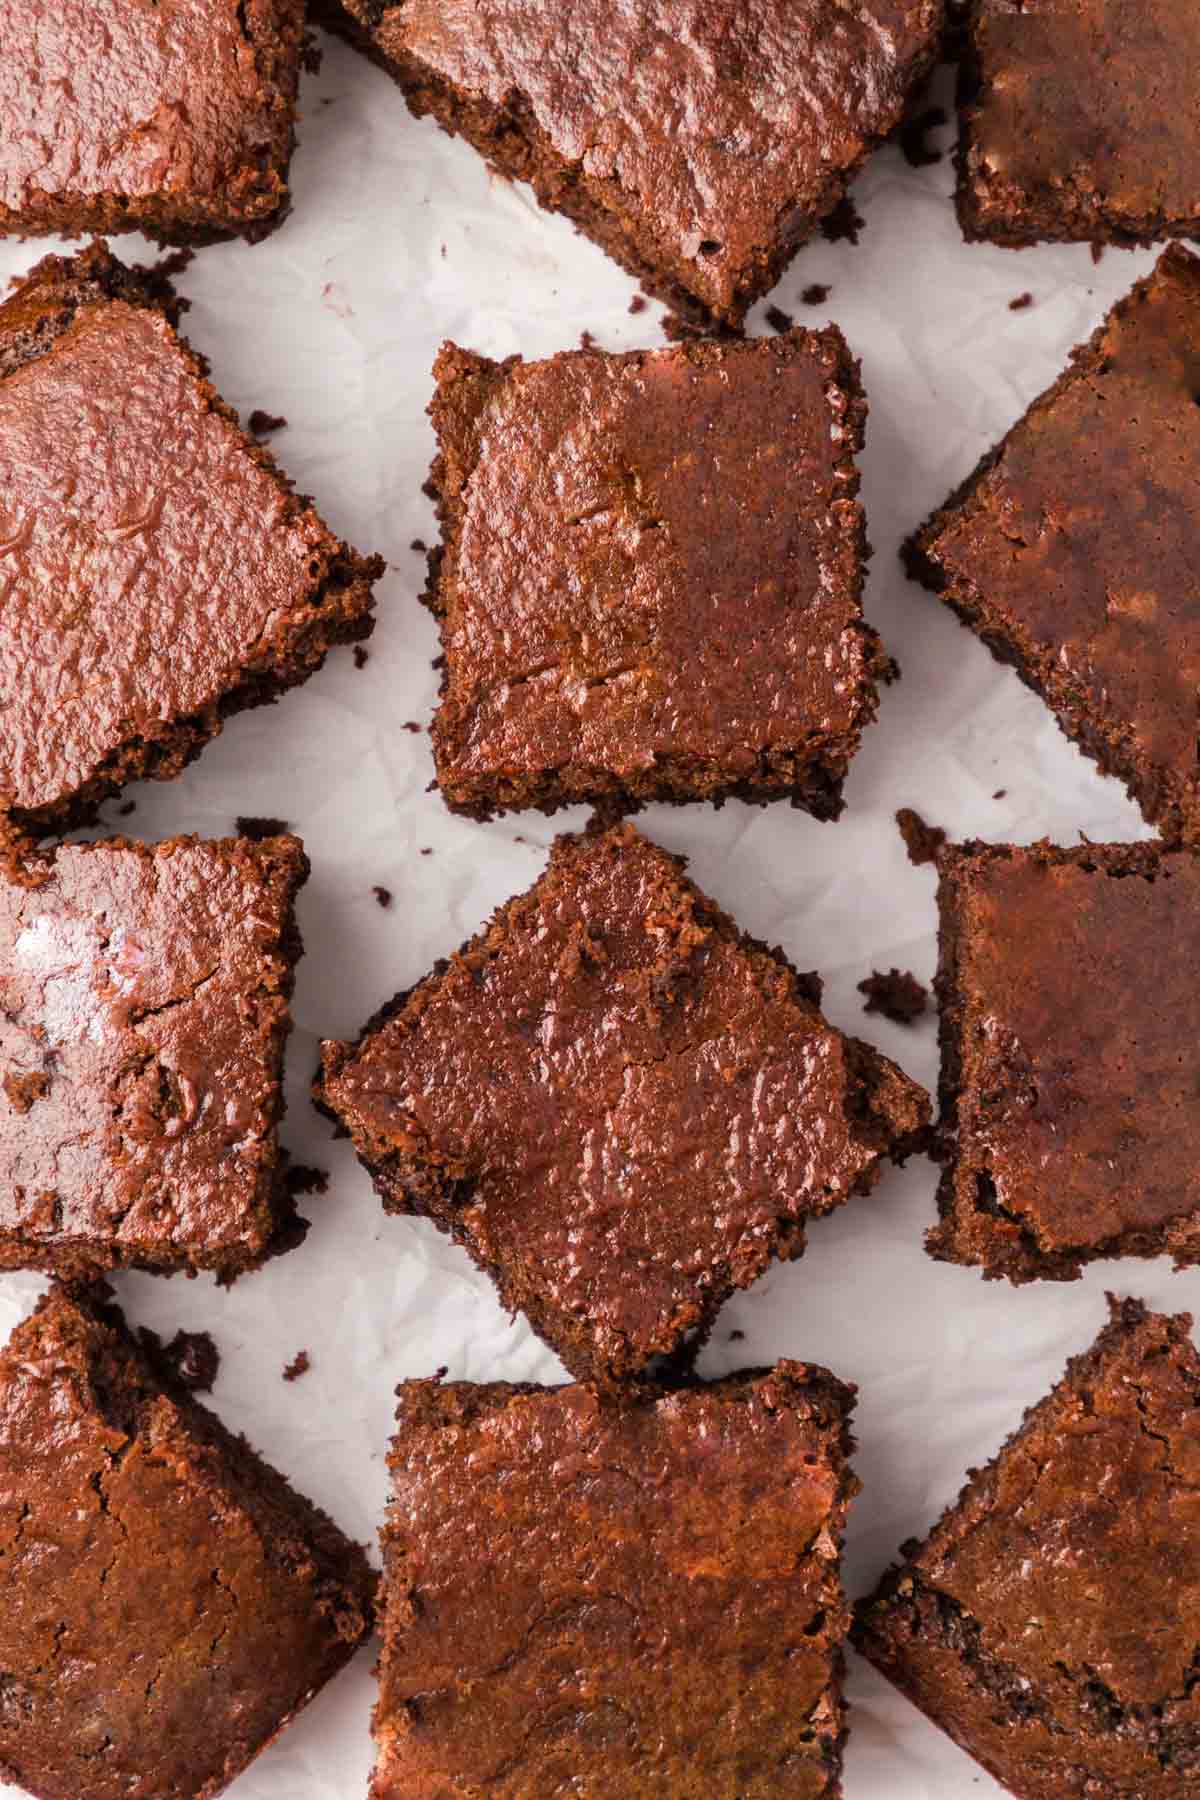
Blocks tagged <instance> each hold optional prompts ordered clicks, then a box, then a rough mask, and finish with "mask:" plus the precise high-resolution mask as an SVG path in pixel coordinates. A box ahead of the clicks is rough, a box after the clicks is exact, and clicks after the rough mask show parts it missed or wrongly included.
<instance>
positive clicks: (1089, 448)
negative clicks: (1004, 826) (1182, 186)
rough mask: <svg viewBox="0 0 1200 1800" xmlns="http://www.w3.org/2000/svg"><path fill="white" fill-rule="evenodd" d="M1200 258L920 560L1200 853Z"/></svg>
mask: <svg viewBox="0 0 1200 1800" xmlns="http://www.w3.org/2000/svg"><path fill="white" fill-rule="evenodd" d="M1198 399H1200V259H1197V258H1196V257H1195V256H1192V255H1191V254H1190V253H1189V252H1188V251H1186V250H1183V249H1182V248H1180V247H1179V246H1178V245H1172V246H1171V247H1170V248H1169V249H1168V250H1166V251H1165V252H1164V254H1163V256H1162V257H1161V258H1160V259H1159V262H1158V266H1157V268H1156V269H1155V270H1154V273H1153V274H1152V275H1150V276H1148V277H1147V278H1146V279H1145V280H1144V281H1139V282H1138V283H1137V285H1136V286H1135V287H1134V288H1133V290H1132V292H1131V293H1130V294H1128V295H1127V296H1126V297H1125V299H1123V300H1122V301H1121V302H1120V303H1119V304H1118V305H1117V306H1116V307H1115V308H1114V309H1113V311H1112V312H1111V313H1110V314H1109V315H1108V317H1107V319H1105V321H1104V323H1103V324H1102V325H1101V326H1100V327H1099V329H1098V330H1097V331H1096V333H1095V335H1094V336H1093V337H1092V338H1091V339H1090V341H1089V342H1088V343H1086V344H1083V345H1081V346H1080V348H1079V349H1077V350H1076V351H1074V353H1073V355H1072V359H1071V363H1070V366H1069V367H1068V368H1067V370H1066V372H1065V373H1064V374H1063V375H1062V376H1061V377H1060V378H1059V380H1058V381H1057V382H1055V384H1054V385H1053V387H1051V388H1049V389H1048V390H1047V392H1046V393H1044V394H1043V395H1042V396H1041V398H1040V399H1038V400H1035V401H1034V403H1033V405H1032V406H1031V407H1030V408H1029V411H1028V412H1027V413H1026V414H1025V416H1024V418H1022V419H1021V420H1020V421H1019V423H1018V424H1016V425H1015V426H1014V427H1013V429H1012V430H1011V431H1010V432H1009V434H1008V436H1007V437H1006V438H1004V439H1003V440H1002V442H1001V443H1000V444H999V445H998V446H997V447H996V448H995V449H994V450H992V451H991V452H990V453H989V454H988V455H987V456H985V457H984V459H983V461H982V462H981V463H980V465H979V467H978V468H977V469H976V470H975V472H974V474H973V475H971V476H970V477H969V479H968V480H967V481H966V482H965V483H964V484H963V486H962V487H961V488H959V490H958V491H957V492H956V493H955V494H953V495H951V497H950V499H949V500H948V501H947V503H946V505H945V506H943V507H942V508H941V510H940V511H939V512H937V513H935V514H934V516H933V517H932V519H930V521H929V522H928V524H926V525H925V526H924V527H923V528H922V529H921V530H920V531H919V532H918V533H917V535H916V537H915V538H914V539H913V540H912V541H911V542H910V543H909V544H908V546H907V547H906V558H907V561H908V564H909V568H910V571H911V573H912V574H913V575H914V577H915V578H916V579H917V580H920V581H922V582H924V583H925V584H926V586H928V587H930V588H932V589H933V590H934V591H935V592H936V593H938V594H940V596H941V597H942V599H944V600H945V601H946V602H947V604H948V605H949V606H951V607H952V608H953V609H954V611H955V612H956V613H957V614H958V615H959V617H960V618H961V619H962V621H963V622H964V624H966V625H969V626H970V627H971V629H972V630H973V631H976V632H978V634H979V635H980V636H981V637H982V638H983V640H984V642H985V643H986V644H987V645H988V646H989V648H990V649H991V650H992V651H993V653H994V654H995V655H996V656H997V657H999V658H1000V660H1001V661H1004V662H1009V663H1012V664H1013V665H1014V667H1015V668H1016V670H1017V672H1018V674H1019V675H1020V676H1021V678H1022V680H1023V681H1025V682H1026V683H1027V684H1028V685H1029V686H1030V687H1031V688H1033V689H1034V691H1035V692H1036V693H1038V694H1040V695H1041V697H1042V698H1043V699H1044V700H1045V701H1046V703H1047V705H1048V706H1049V707H1050V709H1051V711H1052V712H1053V713H1054V715H1055V717H1056V718H1057V720H1058V722H1059V724H1060V725H1061V727H1062V729H1063V730H1064V731H1065V732H1066V734H1067V736H1068V737H1071V738H1073V739H1074V740H1075V741H1076V743H1078V744H1079V745H1080V747H1081V748H1082V749H1083V750H1084V752H1085V753H1086V754H1087V755H1089V756H1091V757H1094V758H1095V760H1096V761H1097V762H1098V763H1099V764H1100V767H1101V768H1102V769H1103V770H1104V772H1105V773H1106V774H1111V775H1117V776H1119V777H1120V778H1121V779H1122V780H1123V781H1124V782H1125V784H1126V785H1127V787H1128V788H1129V791H1130V793H1131V794H1132V796H1133V798H1134V799H1135V800H1136V801H1137V802H1138V804H1139V805H1140V807H1141V809H1142V811H1143V813H1144V814H1145V815H1146V818H1147V819H1148V820H1149V821H1150V822H1151V823H1152V824H1154V825H1157V826H1158V828H1159V830H1160V832H1161V833H1162V834H1163V835H1164V837H1166V838H1168V839H1171V840H1179V839H1186V840H1188V841H1191V842H1197V841H1200V767H1198V766H1197V758H1196V692H1197V688H1198V687H1200V527H1198V524H1197V521H1198V520H1200V405H1198V404H1197V400H1198Z"/></svg>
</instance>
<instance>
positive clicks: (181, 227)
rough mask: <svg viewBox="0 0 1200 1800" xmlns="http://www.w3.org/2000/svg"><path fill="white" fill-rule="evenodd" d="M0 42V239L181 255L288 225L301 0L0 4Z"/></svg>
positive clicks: (14, 0)
mask: <svg viewBox="0 0 1200 1800" xmlns="http://www.w3.org/2000/svg"><path fill="white" fill-rule="evenodd" d="M0 39H2V41H3V44H4V55H3V58H0V121H2V122H3V132H2V135H0V233H9V234H13V235H17V236H21V237H29V236H32V235H34V234H36V233H45V232H61V233H64V234H65V235H66V236H68V237H72V236H77V235H78V234H79V233H81V232H97V231H112V232H119V231H144V232H145V233H146V234H147V236H149V237H152V238H157V239H158V240H159V241H160V242H162V243H172V244H194V243H207V242H211V241H212V239H214V238H219V237H229V236H231V235H233V234H237V235H240V236H242V237H245V238H250V239H252V240H253V239H257V238H261V237H265V236H266V234H267V233H268V232H269V231H273V230H274V229H275V227H276V226H277V225H279V224H280V223H281V222H282V221H283V220H284V219H285V218H286V217H287V214H288V211H289V209H290V203H291V202H290V195H289V192H288V164H289V163H290V161H291V155H292V150H293V147H294V144H295V123H296V90H297V86H298V84H299V79H300V65H301V62H302V61H303V60H304V56H305V49H306V46H305V24H304V4H303V0H161V3H160V0H155V3H154V4H153V5H149V6H148V5H147V4H146V3H145V0H54V4H53V5H33V6H30V5H29V4H27V3H25V4H22V3H21V0H3V4H0Z"/></svg>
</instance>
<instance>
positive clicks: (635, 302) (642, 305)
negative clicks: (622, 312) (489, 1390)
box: [629, 294, 646, 317]
mask: <svg viewBox="0 0 1200 1800" xmlns="http://www.w3.org/2000/svg"><path fill="white" fill-rule="evenodd" d="M629 310H630V312H631V313H633V314H634V315H635V317H636V315H637V314H638V313H643V312H645V310H646V298H645V295H644V294H635V295H634V296H633V299H632V300H631V301H630V302H629Z"/></svg>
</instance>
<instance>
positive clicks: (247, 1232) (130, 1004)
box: [0, 838, 308, 1281]
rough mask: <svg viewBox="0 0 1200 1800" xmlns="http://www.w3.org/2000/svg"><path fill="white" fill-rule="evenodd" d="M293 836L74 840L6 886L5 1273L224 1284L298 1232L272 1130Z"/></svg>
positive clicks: (292, 939) (1, 1210) (1, 915)
mask: <svg viewBox="0 0 1200 1800" xmlns="http://www.w3.org/2000/svg"><path fill="white" fill-rule="evenodd" d="M307 873H308V861H307V858H306V857H305V855H304V850H303V847H302V846H301V844H300V841H299V839H298V838H277V839H274V840H268V841H266V842H264V843H260V844H251V843H246V842H244V841H242V840H240V839H236V838H230V839H226V840H224V841H220V842H202V841H200V840H199V839H197V838H173V839H171V840H170V841H168V842H166V843H162V844H158V845H155V846H154V847H152V848H148V847H147V846H145V845H144V844H131V843H126V842H125V841H123V840H122V839H120V838H115V839H107V840H105V841H103V842H101V843H97V844H72V845H66V846H63V847H62V848H60V849H59V851H58V853H57V855H56V856H55V857H53V858H52V859H49V858H47V859H40V860H38V861H37V862H35V863H33V864H31V865H27V866H26V868H25V869H24V870H23V871H22V876H21V879H20V880H16V879H3V878H0V1268H6V1269H46V1270H49V1271H50V1272H51V1273H54V1274H58V1275H61V1276H63V1277H64V1278H85V1277H87V1276H88V1275H89V1274H93V1273H95V1272H96V1271H97V1270H100V1269H108V1268H118V1267H122V1266H136V1267H139V1268H145V1269H153V1270H158V1271H160V1272H162V1273H168V1272H170V1271H172V1270H176V1269H185V1270H188V1271H189V1272H195V1271H196V1270H198V1269H212V1270H215V1271H216V1272H217V1273H218V1274H219V1275H220V1276H221V1278H222V1279H223V1280H226V1281H231V1280H232V1279H233V1278H234V1277H235V1276H236V1275H238V1274H240V1273H242V1271H243V1270H246V1269H251V1268H254V1267H256V1266H257V1265H258V1264H259V1263H261V1262H262V1261H263V1259H264V1258H265V1257H267V1256H269V1255H271V1254H272V1253H273V1252H275V1251H277V1250H281V1249H288V1248H290V1247H291V1245H292V1244H294V1243H296V1242H298V1241H299V1239H300V1238H301V1237H302V1236H303V1225H302V1222H301V1221H298V1220H297V1218H296V1214H295V1207H294V1202H293V1200H292V1198H291V1194H290V1191H289V1188H288V1184H287V1182H286V1180H285V1173H284V1168H283V1154H282V1152H281V1151H280V1148H279V1145H278V1143H277V1140H276V1128H277V1124H278V1120H279V1118H280V1115H281V1114H282V1112H283V1091H282V1077H283V1050H284V1043H285V1041H286V1039H287V1035H288V1032H289V1031H290V1029H291V1018H290V1015H289V1012H288V996H289V995H290V993H291V987H292V971H293V965H294V963H295V961H296V958H297V957H298V956H299V954H300V939H299V935H298V933H297V931H296V928H295V924H294V921H293V917H292V906H293V902H294V899H295V895H296V891H297V889H298V888H299V887H300V885H301V883H302V882H303V881H304V879H305V876H306V875H307Z"/></svg>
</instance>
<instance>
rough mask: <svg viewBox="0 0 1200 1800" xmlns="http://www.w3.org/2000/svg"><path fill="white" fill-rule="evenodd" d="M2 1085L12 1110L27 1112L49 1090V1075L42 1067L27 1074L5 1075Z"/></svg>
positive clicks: (43, 1097)
mask: <svg viewBox="0 0 1200 1800" xmlns="http://www.w3.org/2000/svg"><path fill="white" fill-rule="evenodd" d="M3 1087H4V1092H5V1093H6V1094H7V1095H8V1103H9V1105H10V1106H11V1107H12V1109H13V1111H14V1112H15V1113H27V1112H30V1111H31V1110H32V1108H33V1107H34V1106H35V1105H36V1104H37V1102H38V1101H39V1100H44V1099H45V1097H46V1095H47V1094H48V1093H49V1092H50V1077H49V1076H48V1075H47V1074H46V1073H45V1071H44V1070H42V1069H33V1070H31V1071H30V1072H29V1074H28V1075H6V1076H5V1077H4V1081H3Z"/></svg>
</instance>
